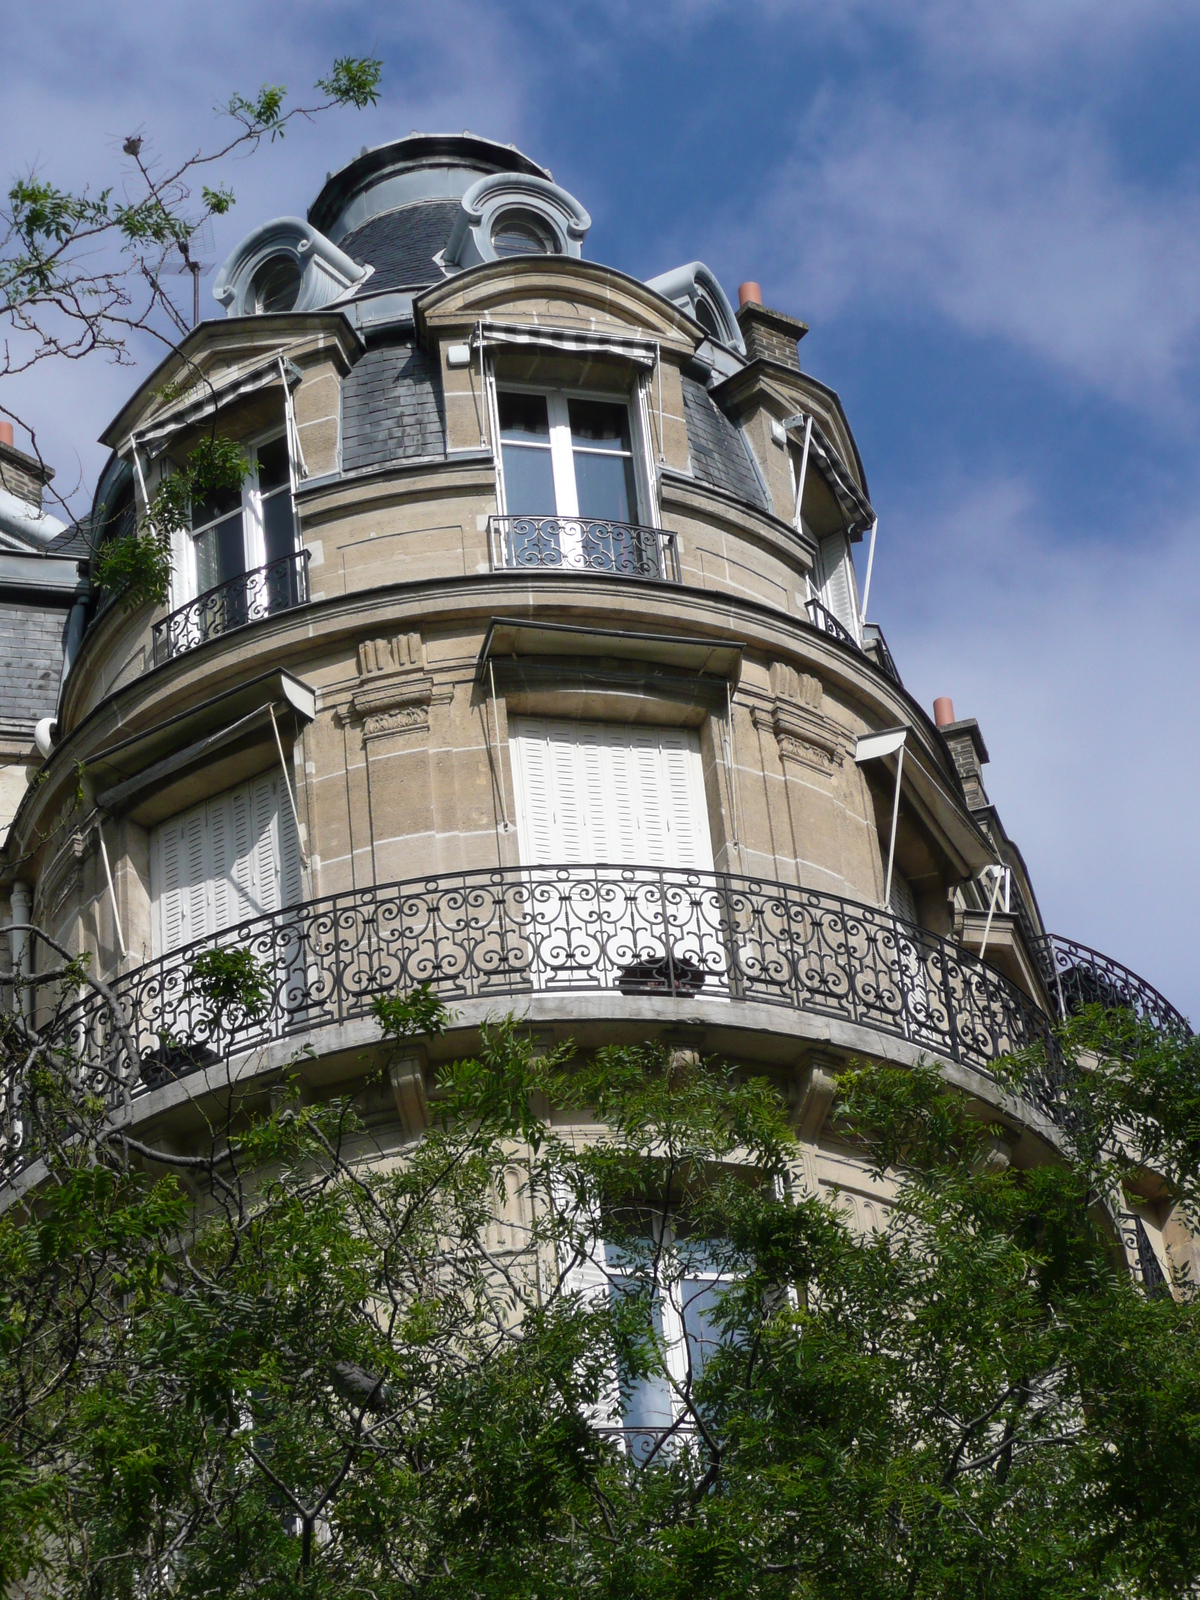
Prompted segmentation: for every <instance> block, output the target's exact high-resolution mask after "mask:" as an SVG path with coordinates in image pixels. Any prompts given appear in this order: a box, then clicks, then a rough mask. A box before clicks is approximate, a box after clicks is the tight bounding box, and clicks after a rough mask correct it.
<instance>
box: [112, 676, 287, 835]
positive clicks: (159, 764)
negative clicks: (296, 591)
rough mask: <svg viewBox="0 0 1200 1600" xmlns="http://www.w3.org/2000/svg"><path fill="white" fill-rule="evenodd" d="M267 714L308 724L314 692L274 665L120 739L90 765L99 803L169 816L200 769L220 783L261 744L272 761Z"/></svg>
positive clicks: (136, 814) (141, 816)
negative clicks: (261, 672)
mask: <svg viewBox="0 0 1200 1600" xmlns="http://www.w3.org/2000/svg"><path fill="white" fill-rule="evenodd" d="M272 713H274V715H275V717H276V718H279V717H284V716H294V717H297V718H299V719H300V721H301V722H311V721H312V720H313V718H314V717H315V716H316V714H317V696H316V691H315V690H314V689H313V688H311V687H310V685H308V684H307V683H305V682H303V680H302V679H300V678H296V677H293V675H292V674H291V673H290V672H286V671H284V670H283V669H282V668H278V669H276V670H275V671H274V672H267V673H263V674H261V675H260V676H259V677H257V678H251V679H250V681H249V682H247V683H243V684H239V685H238V687H237V688H235V689H229V690H226V691H225V693H224V694H219V695H214V696H213V698H212V699H211V700H206V701H203V702H202V703H201V704H200V705H197V706H192V707H190V708H189V709H188V710H187V711H181V712H179V713H177V715H175V716H173V717H168V718H166V719H165V720H164V721H162V722H157V723H154V724H153V725H152V726H151V727H149V728H145V729H142V730H141V731H139V732H138V733H135V734H131V735H130V736H129V737H128V738H125V739H121V740H118V741H117V742H116V743H114V744H111V745H109V746H107V747H106V748H105V749H103V750H100V751H98V752H97V754H96V755H94V756H93V757H92V758H91V760H90V761H88V762H87V765H86V770H87V774H88V776H89V777H90V778H91V779H92V781H93V782H94V783H95V785H96V804H97V805H98V806H99V807H100V808H101V810H103V811H108V812H117V813H122V814H128V815H130V816H132V817H133V818H134V820H135V821H142V820H147V816H148V813H147V807H149V808H150V810H152V811H154V812H159V811H161V812H162V813H163V814H164V815H169V814H170V812H171V810H173V809H174V808H175V806H176V802H177V800H178V792H177V791H178V790H179V789H180V787H181V786H182V785H184V784H186V783H187V782H188V781H189V780H190V779H191V777H192V775H193V774H195V773H196V772H197V771H199V770H201V769H204V770H205V773H206V777H211V778H212V782H213V783H214V784H216V786H217V787H218V788H219V787H223V786H227V785H226V784H225V779H226V778H228V777H229V771H232V770H233V769H234V768H236V766H237V761H238V758H239V756H244V755H245V753H246V752H247V750H251V751H252V750H254V749H261V750H262V751H263V752H265V753H266V755H267V756H269V757H271V758H272V759H273V758H274V752H275V749H276V732H275V727H274V726H273V724H272ZM227 768H228V769H229V770H226V769H227ZM235 776H236V773H235ZM231 781H233V780H231Z"/></svg>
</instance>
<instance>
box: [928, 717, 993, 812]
mask: <svg viewBox="0 0 1200 1600" xmlns="http://www.w3.org/2000/svg"><path fill="white" fill-rule="evenodd" d="M933 720H934V721H935V722H936V723H937V728H938V732H939V733H940V734H941V736H942V738H943V739H944V740H945V741H946V748H947V749H948V750H949V752H950V759H951V760H952V761H953V762H954V770H955V771H956V772H957V773H958V775H959V777H960V778H961V779H962V786H963V792H964V793H965V794H966V797H967V804H968V805H969V806H970V808H971V810H972V811H980V810H982V809H983V808H984V807H985V806H987V805H990V804H991V802H990V801H989V799H988V797H987V790H986V789H985V788H984V787H983V769H984V767H985V766H986V765H987V762H988V759H989V758H988V753H987V745H985V744H984V742H983V735H982V734H981V733H980V731H979V724H978V722H976V720H975V718H974V717H966V718H964V719H963V720H962V721H961V722H958V721H956V720H955V717H954V702H953V700H951V699H950V698H949V697H948V696H947V695H940V696H939V697H938V699H936V700H935V701H934V702H933Z"/></svg>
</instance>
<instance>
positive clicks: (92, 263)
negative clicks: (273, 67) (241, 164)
mask: <svg viewBox="0 0 1200 1600" xmlns="http://www.w3.org/2000/svg"><path fill="white" fill-rule="evenodd" d="M381 72H382V65H381V63H380V62H379V61H377V60H375V59H373V58H371V57H361V58H360V57H353V56H342V57H339V58H338V59H337V60H335V62H334V63H333V67H332V69H331V70H330V72H329V73H328V75H327V76H326V77H324V78H321V79H319V80H318V81H317V84H316V86H315V88H316V92H317V93H318V94H319V95H320V96H321V99H320V100H318V101H316V102H314V103H313V104H310V105H303V106H289V105H288V103H287V90H286V89H285V88H284V87H283V86H282V85H273V84H264V85H263V87H262V88H261V89H260V90H259V92H258V94H257V95H255V96H254V97H253V99H247V98H246V97H245V96H244V95H241V94H234V95H232V96H231V97H230V99H229V101H228V103H227V104H226V105H225V106H224V107H221V108H219V109H220V110H221V111H222V112H223V113H224V115H226V116H227V117H228V118H229V119H230V121H231V123H232V128H231V131H230V133H229V136H228V137H227V138H225V139H222V140H219V141H218V142H217V145H216V147H215V148H213V149H211V150H197V151H195V152H193V153H192V154H191V155H189V156H185V157H182V158H171V157H165V158H159V157H156V156H154V155H153V153H152V150H151V147H150V145H149V143H148V141H147V140H146V138H145V136H144V135H143V134H141V133H132V134H130V136H129V137H128V138H126V139H125V141H124V145H123V147H122V148H123V153H124V155H125V156H126V157H127V158H128V161H129V166H128V167H127V169H126V171H125V174H124V185H123V192H122V193H121V194H120V195H118V193H117V191H116V190H115V188H114V187H113V186H111V185H109V186H107V187H104V188H101V189H98V190H95V191H93V190H92V189H84V190H82V191H81V192H73V191H71V190H67V189H62V188H59V187H58V186H57V185H56V184H54V183H53V182H51V181H50V180H48V179H47V178H45V177H43V176H42V175H41V174H39V173H38V172H36V171H33V170H31V171H29V172H28V173H26V174H25V175H24V176H23V177H19V178H16V179H15V180H14V181H13V183H12V185H11V187H10V189H9V191H8V197H7V201H8V203H7V205H5V206H0V326H2V327H3V328H4V329H5V332H6V336H5V339H4V342H3V352H2V355H0V379H3V378H11V377H16V376H18V375H19V374H21V373H25V372H28V371H30V370H31V369H32V368H33V367H35V366H38V365H40V364H41V363H42V362H45V361H52V360H53V361H79V360H83V359H84V358H86V357H89V356H92V355H99V354H103V355H105V356H106V357H107V358H108V359H109V360H111V361H116V362H117V363H119V364H121V365H132V364H133V362H134V359H135V356H134V351H133V348H132V341H133V340H134V339H135V337H136V336H138V335H143V334H144V335H147V336H148V337H149V338H150V339H152V340H154V341H157V342H158V343H159V344H161V345H162V346H163V348H164V350H167V349H172V348H174V347H175V345H176V343H177V341H178V340H179V339H181V338H182V337H183V335H184V334H186V333H187V331H188V328H189V326H190V324H189V322H188V320H187V319H186V318H185V317H184V316H183V314H182V313H181V312H180V311H179V310H178V308H177V307H176V306H175V304H174V302H173V301H172V299H171V297H170V295H169V294H167V292H166V291H165V289H164V286H163V278H164V275H165V274H166V273H167V272H168V271H169V270H170V268H171V267H172V266H176V265H177V266H178V267H180V268H181V269H182V270H183V271H185V272H190V273H191V275H192V279H193V284H194V286H196V287H197V288H198V285H199V272H200V263H199V262H198V261H197V259H196V256H195V254H194V250H193V245H194V242H195V240H196V236H197V234H198V233H200V231H201V230H202V229H203V228H204V227H205V225H206V224H207V223H208V222H209V221H210V219H211V218H213V217H218V216H224V215H225V213H226V212H228V210H229V209H230V207H231V206H232V205H233V204H234V198H235V197H234V193H233V191H232V189H231V188H230V187H229V185H228V184H227V183H226V182H225V181H224V180H223V178H222V177H221V176H220V172H221V170H222V166H223V164H226V163H228V161H229V160H230V159H231V158H232V157H233V156H235V155H239V154H241V155H245V154H248V153H250V152H251V151H254V150H257V148H258V147H259V145H260V144H261V143H262V142H263V140H264V139H265V140H267V141H268V143H270V142H273V141H275V140H277V139H282V138H283V137H284V135H285V134H286V132H287V129H288V127H289V125H290V124H291V123H292V122H294V121H295V120H296V119H297V118H302V119H305V120H311V119H312V118H313V117H315V116H319V115H321V114H322V113H324V112H327V111H330V110H332V109H333V108H334V107H336V106H355V107H358V108H359V109H360V110H361V109H362V108H363V107H365V106H368V105H374V104H376V103H377V101H378V98H379V82H380V76H381ZM209 179H211V181H206V180H209ZM197 185H199V194H198V195H197V194H196V192H195V190H196V186H197ZM197 303H198V302H197ZM0 416H4V417H8V418H10V419H11V420H12V421H13V422H14V423H16V424H17V425H18V426H19V427H21V428H22V429H24V431H25V432H26V433H28V435H29V438H30V441H31V446H32V450H33V453H34V455H35V456H36V457H37V459H38V461H39V462H41V460H42V458H41V452H40V450H39V448H38V437H37V429H36V427H35V426H34V424H33V421H32V419H29V418H23V417H21V416H20V415H18V413H17V412H15V411H13V410H11V409H10V408H9V406H7V405H6V404H4V403H2V402H0ZM42 464H43V465H44V463H42Z"/></svg>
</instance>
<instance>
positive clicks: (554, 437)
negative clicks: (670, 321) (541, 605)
mask: <svg viewBox="0 0 1200 1600" xmlns="http://www.w3.org/2000/svg"><path fill="white" fill-rule="evenodd" d="M487 374H488V395H487V405H488V422H489V426H490V431H491V436H492V452H493V457H494V460H495V466H496V504H497V506H498V508H499V511H500V515H501V516H504V515H506V514H507V512H508V501H507V498H506V494H505V488H504V445H503V441H502V440H501V438H500V400H499V397H500V394H501V393H502V392H503V393H505V394H536V395H541V396H542V397H544V399H545V401H546V409H547V414H548V419H549V423H550V443H549V445H548V446H546V445H518V446H517V448H518V449H532V450H540V449H547V448H548V449H549V451H550V460H551V467H552V471H553V475H554V498H555V501H556V502H557V504H556V506H554V507H550V506H547V507H546V511H545V515H546V516H555V517H562V518H563V519H564V520H566V519H570V518H578V517H579V495H578V491H577V488H576V483H575V458H574V452H575V446H574V445H573V444H572V442H571V424H570V417H569V413H568V408H567V403H568V401H570V400H597V401H600V402H601V403H603V404H605V405H618V406H623V407H624V409H625V415H626V417H627V418H628V420H629V458H630V460H631V462H632V466H633V485H634V493H635V497H636V501H637V504H636V505H634V506H631V507H630V510H631V512H632V517H631V524H632V525H633V526H636V527H643V528H658V527H659V526H660V522H659V515H658V496H657V493H656V492H655V489H656V483H657V479H656V476H655V472H654V468H653V464H652V454H651V449H650V436H651V428H650V421H649V402H648V398H647V396H648V389H649V382H650V380H649V377H648V376H647V375H646V374H645V373H639V374H638V376H637V380H636V382H635V384H634V387H633V389H632V391H628V392H625V393H622V392H621V391H619V390H613V389H587V388H581V387H578V386H571V385H554V384H545V383H509V382H507V381H506V380H498V379H497V377H496V372H495V366H494V363H493V362H490V361H489V362H488V367H487ZM580 448H581V449H582V450H584V451H585V452H586V450H587V446H586V445H584V446H581V447H580ZM595 453H596V454H598V455H613V454H615V452H614V451H611V450H605V451H597V452H595ZM582 539H583V535H582V531H581V530H579V529H575V530H572V529H569V528H564V529H563V554H564V558H565V560H564V564H565V565H582V562H583V547H582Z"/></svg>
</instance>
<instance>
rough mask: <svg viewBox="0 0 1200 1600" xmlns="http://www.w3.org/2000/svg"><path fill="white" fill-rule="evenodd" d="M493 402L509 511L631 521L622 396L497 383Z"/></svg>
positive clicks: (628, 439)
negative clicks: (610, 397)
mask: <svg viewBox="0 0 1200 1600" xmlns="http://www.w3.org/2000/svg"><path fill="white" fill-rule="evenodd" d="M497 404H498V408H499V413H500V452H501V465H502V469H503V474H504V506H505V510H506V511H507V512H508V513H509V515H510V516H558V517H571V518H574V517H579V518H584V519H589V518H591V519H595V520H597V521H605V522H636V521H637V487H636V479H635V474H634V461H633V441H632V435H631V432H630V426H629V407H628V406H627V405H626V404H625V403H624V402H622V401H613V400H595V399H589V398H585V397H583V396H569V395H564V394H530V393H524V392H520V391H514V390H501V392H500V394H499V395H498V396H497Z"/></svg>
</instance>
